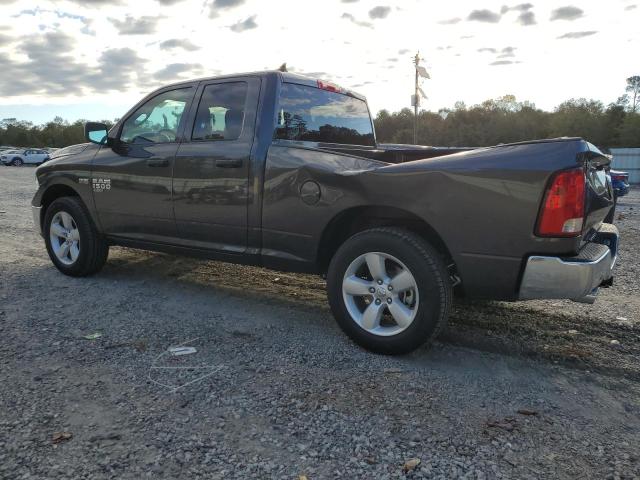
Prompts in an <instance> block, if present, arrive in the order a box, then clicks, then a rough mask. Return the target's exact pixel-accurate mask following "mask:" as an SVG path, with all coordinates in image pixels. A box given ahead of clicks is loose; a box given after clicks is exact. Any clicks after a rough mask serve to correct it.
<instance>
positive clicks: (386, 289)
mask: <svg viewBox="0 0 640 480" xmlns="http://www.w3.org/2000/svg"><path fill="white" fill-rule="evenodd" d="M327 294H328V297H329V304H330V305H331V310H332V312H333V315H334V317H335V318H336V320H337V322H338V324H339V325H340V327H341V328H342V330H343V331H344V332H345V333H346V334H347V335H348V336H349V337H350V338H351V339H352V340H353V341H355V342H356V343H357V344H359V345H361V346H362V347H364V348H366V349H368V350H371V351H373V352H377V353H385V354H402V353H408V352H411V351H412V350H415V349H416V348H418V347H419V346H420V345H422V344H424V343H426V342H428V341H431V340H433V339H434V338H435V337H436V336H437V335H438V334H439V333H440V332H441V331H442V329H443V328H444V326H445V324H446V321H447V317H448V315H449V308H450V305H451V297H452V288H451V283H450V281H449V275H448V272H447V268H446V265H445V263H444V261H443V259H442V258H441V256H440V254H439V253H438V252H437V251H436V250H435V249H434V248H433V247H432V246H431V245H429V244H428V243H427V242H425V241H424V240H423V239H422V238H421V237H419V236H417V235H415V234H414V233H412V232H409V231H407V230H404V229H399V228H375V229H371V230H366V231H364V232H361V233H358V234H356V235H354V236H353V237H351V238H350V239H349V240H347V241H346V242H345V243H344V244H343V245H342V246H341V247H340V248H339V249H338V251H337V252H336V254H335V255H334V257H333V259H332V260H331V264H330V265H329V271H328V273H327Z"/></svg>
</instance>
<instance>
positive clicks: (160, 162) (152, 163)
mask: <svg viewBox="0 0 640 480" xmlns="http://www.w3.org/2000/svg"><path fill="white" fill-rule="evenodd" d="M147 166H148V167H168V166H169V160H167V159H166V158H163V159H152V160H147Z"/></svg>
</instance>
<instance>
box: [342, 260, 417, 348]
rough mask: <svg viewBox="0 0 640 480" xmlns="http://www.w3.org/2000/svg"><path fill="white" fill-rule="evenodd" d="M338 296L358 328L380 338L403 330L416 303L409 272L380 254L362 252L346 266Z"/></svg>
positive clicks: (413, 318)
mask: <svg viewBox="0 0 640 480" xmlns="http://www.w3.org/2000/svg"><path fill="white" fill-rule="evenodd" d="M342 297H343V299H344V303H345V306H346V308H347V311H348V312H349V315H350V316H351V319H352V320H353V321H354V322H355V323H356V324H358V326H360V327H361V328H362V329H364V330H366V331H367V332H369V333H371V334H373V335H378V336H383V337H388V336H391V335H397V334H399V333H401V332H403V331H404V330H406V329H407V328H408V327H409V326H410V325H411V324H412V323H413V321H414V320H415V317H416V314H417V312H418V307H419V302H420V299H419V295H418V283H417V282H416V279H415V277H414V276H413V274H412V273H411V271H410V270H409V269H408V268H407V266H406V265H405V264H404V263H402V262H401V261H400V260H398V259H397V258H396V257H394V256H393V255H389V254H388V253H383V252H368V253H364V254H362V255H360V256H359V257H357V258H356V259H355V260H353V261H352V262H351V263H350V264H349V266H348V267H347V270H346V272H345V274H344V277H343V279H342Z"/></svg>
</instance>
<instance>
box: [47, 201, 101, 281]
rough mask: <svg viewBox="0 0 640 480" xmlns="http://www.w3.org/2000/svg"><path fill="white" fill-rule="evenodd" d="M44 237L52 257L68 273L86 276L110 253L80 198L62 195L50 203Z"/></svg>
mask: <svg viewBox="0 0 640 480" xmlns="http://www.w3.org/2000/svg"><path fill="white" fill-rule="evenodd" d="M44 238H45V243H46V246H47V252H48V253H49V258H51V261H52V262H53V264H54V265H55V266H56V267H57V269H58V270H60V271H61V272H62V273H64V274H65V275H71V276H74V277H83V276H86V275H91V274H92V273H96V272H98V271H99V270H100V269H101V268H102V267H103V266H104V264H105V262H106V261H107V257H108V255H109V245H108V244H107V242H106V241H105V240H104V239H103V238H102V237H101V236H100V235H99V233H98V232H97V230H96V228H95V226H94V225H93V222H92V221H91V218H90V217H89V213H88V212H87V211H86V209H85V207H84V205H83V204H82V202H81V201H80V199H78V198H77V197H61V198H58V199H56V200H54V201H53V202H52V203H51V205H49V208H47V212H46V214H45V218H44Z"/></svg>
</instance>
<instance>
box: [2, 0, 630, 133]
mask: <svg viewBox="0 0 640 480" xmlns="http://www.w3.org/2000/svg"><path fill="white" fill-rule="evenodd" d="M37 5H38V6H37V7H35V8H34V2H33V0H0V118H7V117H17V118H19V119H23V120H30V121H33V122H35V123H41V122H44V121H47V120H49V119H51V118H53V117H54V116H61V117H63V118H66V119H68V120H75V119H77V118H87V119H91V120H100V119H111V118H115V117H119V116H121V115H122V114H123V113H124V112H126V110H128V108H129V107H130V106H132V105H133V104H134V103H135V102H136V101H137V100H139V99H140V98H141V97H142V96H144V95H146V94H147V93H149V92H150V91H152V90H153V89H155V88H157V87H159V86H161V85H164V84H167V83H171V82H174V81H179V80H183V79H188V78H197V77H202V76H211V75H217V74H220V73H234V72H243V71H255V70H263V69H274V68H277V67H278V66H279V65H280V64H281V63H283V62H287V64H288V65H289V67H290V69H291V70H293V71H296V72H299V73H306V74H309V75H311V76H317V77H320V78H323V79H325V80H329V81H333V82H334V83H337V84H339V85H341V86H343V87H345V88H350V89H353V90H356V91H358V92H360V93H362V94H364V95H366V96H367V98H368V101H369V105H370V107H371V110H372V111H373V112H376V111H378V110H379V109H381V108H387V109H390V110H398V109H400V108H403V107H409V106H410V95H411V93H412V89H413V75H414V71H413V67H412V63H411V56H412V55H413V54H414V53H415V52H416V51H417V50H419V51H420V53H421V55H422V57H423V58H424V59H425V61H424V64H425V66H426V67H427V69H428V70H429V72H430V74H431V77H432V79H431V80H426V81H424V84H423V86H422V88H423V90H424V91H425V93H426V95H427V96H428V99H426V100H424V102H423V108H426V109H428V110H432V111H437V110H438V109H440V108H444V107H451V106H453V105H454V103H455V102H456V101H463V102H465V103H467V104H468V105H472V104H477V103H480V102H482V101H484V100H486V99H489V98H495V97H499V96H502V95H505V94H513V95H515V96H516V98H517V99H518V100H529V101H532V102H534V103H535V104H536V105H537V106H538V107H540V108H543V109H547V110H549V109H553V108H554V107H555V106H557V105H558V104H559V103H560V102H562V101H564V100H566V99H569V98H573V97H586V98H595V99H598V100H601V101H603V102H604V103H605V104H607V103H610V102H614V101H615V100H616V99H617V98H618V97H619V96H620V95H622V94H623V93H624V87H625V79H626V78H627V77H629V76H632V75H638V74H640V64H639V63H638V62H637V60H636V56H637V55H635V52H638V51H640V28H639V27H638V25H640V0H608V1H606V2H604V1H596V0H591V1H587V0H567V1H566V2H565V1H556V0H532V1H531V2H522V1H518V0H516V1H514V2H508V1H505V0H451V1H448V2H435V1H433V2H432V1H426V0H401V1H400V0H397V1H390V0H324V1H323V2H322V3H321V4H319V3H317V2H306V1H301V0H270V1H260V0H136V1H135V2H133V1H127V0H39V1H38V2H37ZM310 5H311V6H312V7H313V8H310ZM631 52H634V53H631Z"/></svg>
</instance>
